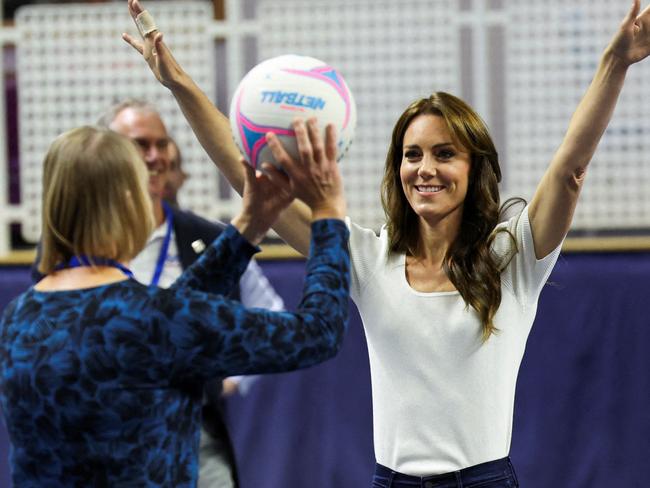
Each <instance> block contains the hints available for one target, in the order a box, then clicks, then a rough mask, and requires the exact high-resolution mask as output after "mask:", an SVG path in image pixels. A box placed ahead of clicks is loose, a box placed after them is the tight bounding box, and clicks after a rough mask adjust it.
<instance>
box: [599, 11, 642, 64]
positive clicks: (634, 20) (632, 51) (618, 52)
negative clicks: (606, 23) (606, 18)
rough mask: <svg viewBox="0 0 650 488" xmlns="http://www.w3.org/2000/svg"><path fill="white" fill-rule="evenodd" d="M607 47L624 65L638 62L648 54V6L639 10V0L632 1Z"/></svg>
mask: <svg viewBox="0 0 650 488" xmlns="http://www.w3.org/2000/svg"><path fill="white" fill-rule="evenodd" d="M608 49H609V50H610V51H611V52H612V53H613V54H614V55H615V56H616V57H617V58H619V59H620V60H621V61H623V62H624V63H625V64H626V65H631V64H634V63H638V62H639V61H641V60H642V59H644V58H646V57H647V56H648V55H649V54H650V6H648V7H646V8H645V9H644V10H643V12H641V0H634V1H633V2H632V7H631V8H630V10H629V12H628V13H627V15H626V16H625V18H624V19H623V22H621V25H620V27H619V29H618V31H617V32H616V34H615V35H614V37H613V39H612V40H611V42H610V43H609V46H608Z"/></svg>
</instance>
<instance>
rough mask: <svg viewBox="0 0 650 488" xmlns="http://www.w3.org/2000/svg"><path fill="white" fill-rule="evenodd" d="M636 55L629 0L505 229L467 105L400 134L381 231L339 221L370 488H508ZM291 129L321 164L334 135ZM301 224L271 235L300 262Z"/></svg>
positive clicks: (174, 81)
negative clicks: (365, 399)
mask: <svg viewBox="0 0 650 488" xmlns="http://www.w3.org/2000/svg"><path fill="white" fill-rule="evenodd" d="M129 6H130V9H131V14H132V15H133V16H134V17H136V16H138V15H139V14H140V13H141V12H142V7H141V5H140V4H139V3H138V2H137V0H131V1H129ZM125 40H126V41H127V42H129V43H130V44H131V45H132V46H133V47H135V48H136V49H137V50H138V51H139V52H140V53H142V54H143V56H144V58H145V59H146V60H147V62H148V64H149V66H150V68H151V69H152V71H153V72H154V74H155V75H156V77H157V78H158V79H159V81H161V82H162V83H163V84H164V85H165V86H167V87H169V88H170V90H171V92H172V93H173V94H174V96H175V97H176V99H177V101H178V103H179V105H180V107H181V108H182V110H183V112H184V113H185V115H186V117H187V119H188V121H189V122H190V124H191V125H192V128H193V130H194V132H195V133H196V135H197V137H198V138H199V140H200V141H201V143H202V144H203V147H204V148H205V149H206V151H207V152H208V154H209V155H210V156H211V158H212V159H213V161H214V162H215V164H217V166H218V167H219V168H220V169H221V171H222V172H223V173H224V174H225V176H226V177H227V178H228V179H229V180H230V182H231V183H232V185H233V186H234V187H235V189H237V190H238V191H240V190H241V188H242V182H243V172H242V169H241V166H240V165H239V164H238V163H237V158H238V155H237V149H236V148H235V146H234V144H233V143H232V138H231V136H230V129H229V126H228V121H227V119H226V117H225V116H223V115H222V114H221V113H219V111H218V110H217V109H216V108H215V107H214V106H213V105H212V104H211V103H210V101H209V100H208V99H207V97H206V96H205V95H204V94H203V93H202V92H201V90H200V89H199V88H198V87H197V86H196V85H195V84H194V82H193V81H192V80H191V79H190V78H189V77H188V76H187V74H186V73H184V72H183V70H182V69H181V68H180V66H179V65H178V64H177V63H176V62H175V61H174V59H173V57H172V55H171V52H170V51H169V49H168V48H167V47H166V46H165V44H164V42H163V40H162V34H161V33H160V32H159V31H158V30H152V31H151V32H150V33H147V34H146V36H145V38H144V42H141V41H139V40H136V39H134V38H132V37H131V36H125ZM648 54H650V10H648V9H647V8H646V9H645V10H644V11H643V12H641V8H640V2H639V1H638V0H635V1H634V2H633V3H632V6H631V8H630V11H629V12H628V14H627V15H626V16H625V18H624V19H623V21H622V23H621V25H620V27H619V29H618V31H617V32H616V34H615V35H614V37H613V39H612V40H611V42H610V44H609V45H608V46H607V48H606V49H605V50H604V52H603V54H602V56H601V60H600V63H599V66H598V69H597V72H596V74H595V76H594V78H593V81H592V83H591V84H590V86H589V88H588V89H587V92H586V93H585V95H584V97H583V99H582V101H581V102H580V104H579V105H578V108H577V110H576V112H575V114H574V115H573V117H572V119H571V121H570V124H569V127H568V130H567V133H566V136H565V138H564V140H563V142H562V144H561V145H560V147H559V148H558V150H557V152H556V154H555V155H554V156H553V158H552V160H551V162H550V164H549V167H548V169H547V170H546V172H545V174H544V176H543V177H542V180H541V181H540V183H539V185H538V188H537V190H536V192H535V194H534V196H533V198H532V200H531V202H530V204H529V205H526V206H525V207H524V208H523V210H522V211H521V213H519V214H518V215H517V216H515V217H513V218H511V219H510V220H508V221H506V222H502V223H500V221H501V217H502V210H503V208H501V209H500V198H499V190H498V183H499V181H500V178H501V170H500V167H499V162H498V157H497V151H496V149H495V147H494V144H493V143H492V140H491V138H490V135H489V133H488V130H487V127H486V126H485V124H484V123H483V121H482V120H481V119H480V117H479V116H478V115H477V114H476V113H475V112H474V111H473V110H472V109H471V108H470V107H469V106H468V105H467V104H465V103H464V102H463V101H461V100H459V99H458V98H456V97H454V96H452V95H449V94H447V93H440V92H438V93H434V94H433V95H431V96H430V97H428V98H424V99H421V100H416V101H415V102H413V103H412V104H411V105H410V106H409V107H408V108H407V109H406V111H405V112H404V113H403V114H402V115H401V117H400V118H399V120H398V121H397V124H396V125H395V128H394V131H393V135H392V139H391V144H390V147H389V150H388V156H387V158H386V166H385V173H384V178H383V184H382V201H383V205H384V210H385V213H386V217H387V222H386V225H385V226H384V227H383V228H382V231H381V234H380V235H379V236H376V235H375V233H374V232H373V231H372V230H368V229H362V228H360V227H359V226H357V225H355V224H353V223H351V222H349V221H348V227H349V228H350V232H351V236H350V251H351V259H352V296H353V298H354V301H355V303H356V305H357V306H358V308H359V311H360V314H361V317H362V320H363V323H364V327H365V329H366V337H367V340H368V349H369V354H370V366H371V375H372V383H373V388H372V392H373V408H374V415H373V419H374V441H375V442H374V445H375V454H376V458H377V463H378V464H377V467H376V473H375V478H374V481H373V487H374V488H384V487H407V486H409V487H410V486H421V483H424V482H426V481H430V482H431V483H433V482H434V480H435V481H438V482H440V483H443V484H444V483H445V482H448V484H444V486H449V487H452V486H466V487H469V486H475V485H476V486H478V485H480V486H481V487H484V488H488V487H492V488H497V487H505V486H517V481H516V476H515V474H514V469H513V468H512V465H511V463H510V460H509V457H508V454H509V450H510V439H511V429H512V417H513V405H514V395H515V385H516V380H517V374H518V370H519V365H520V363H521V359H522V356H523V354H524V348H525V344H526V340H527V338H528V334H529V332H530V329H531V327H532V324H533V320H534V318H535V314H536V310H537V302H538V298H539V295H540V292H541V289H542V287H543V285H544V283H545V282H546V280H547V278H548V276H549V274H550V273H551V270H552V268H553V266H554V264H555V262H556V260H557V258H558V255H559V253H560V248H561V244H562V242H563V240H564V238H565V236H566V234H567V232H568V230H569V228H570V225H571V220H572V217H573V213H574V210H575V207H576V204H577V201H578V196H579V194H580V191H581V189H582V186H583V184H584V181H585V175H586V171H587V167H588V164H589V162H590V160H591V158H592V156H593V154H594V152H595V150H596V147H597V145H598V142H599V140H600V138H601V136H602V134H603V132H604V131H605V128H606V127H607V124H608V123H609V120H610V118H611V115H612V113H613V110H614V107H615V105H616V102H617V100H618V96H619V94H620V91H621V89H622V87H623V84H624V80H625V76H626V73H627V70H628V68H629V67H630V66H631V65H632V64H634V63H636V62H639V61H641V60H643V59H644V58H646V57H647V56H648ZM294 129H295V132H296V138H297V140H298V145H299V148H300V154H301V157H302V158H303V159H304V160H305V162H310V161H312V160H315V161H320V160H322V159H323V158H325V159H327V158H331V157H332V154H333V153H334V152H335V139H334V138H333V137H332V134H331V131H330V132H329V133H328V134H327V135H326V138H325V141H323V140H322V139H321V137H320V136H319V133H318V130H317V125H316V122H315V121H313V120H311V121H308V122H307V123H305V122H302V121H296V123H295V124H294ZM267 140H268V142H269V144H270V145H271V147H272V150H273V154H274V156H275V158H276V160H278V161H279V162H280V164H282V165H289V167H290V166H291V165H292V164H295V162H293V161H292V160H291V158H290V157H289V156H288V155H287V153H286V151H284V149H283V147H282V146H281V144H280V142H279V141H278V139H277V138H276V137H274V136H273V135H269V136H268V137H267ZM263 167H264V168H267V169H269V170H270V169H271V167H270V165H264V166H263ZM308 215H309V214H308V212H307V211H306V209H305V208H304V207H303V206H301V205H291V206H290V207H289V209H287V210H286V211H285V212H284V213H283V215H282V217H281V218H280V220H279V221H278V223H277V224H276V226H275V227H274V228H275V229H276V231H277V232H278V233H279V234H280V236H282V237H283V238H284V239H285V240H286V241H287V242H288V243H289V244H291V245H292V246H294V247H295V248H296V249H298V250H299V251H301V252H303V253H304V252H306V242H307V238H308V235H309V229H308V225H307V222H308ZM422 486H424V485H422ZM435 486H437V485H435ZM441 486H442V485H441Z"/></svg>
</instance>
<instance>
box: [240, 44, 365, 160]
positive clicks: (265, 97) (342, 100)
mask: <svg viewBox="0 0 650 488" xmlns="http://www.w3.org/2000/svg"><path fill="white" fill-rule="evenodd" d="M297 117H300V118H303V119H305V120H307V119H309V118H311V117H316V118H317V119H318V123H319V126H320V128H321V130H322V136H323V138H324V137H325V127H326V126H327V125H328V124H334V126H335V127H336V134H337V138H338V140H337V159H338V160H340V159H341V158H342V157H343V155H344V154H345V153H346V151H347V150H348V148H349V147H350V144H351V143H352V138H353V136H354V130H355V127H356V123H357V108H356V105H355V103H354V98H353V97H352V93H351V92H350V90H349V88H348V86H347V84H346V83H345V80H344V79H343V77H342V76H341V75H340V73H339V72H338V71H336V70H335V69H334V68H332V67H331V66H329V65H327V64H326V63H324V62H323V61H320V60H318V59H315V58H311V57H308V56H298V55H292V54H289V55H284V56H278V57H276V58H271V59H269V60H267V61H263V62H262V63H260V64H258V65H257V66H255V67H254V68H253V69H252V70H250V71H249V72H248V74H247V75H246V76H245V77H244V79H243V80H242V81H241V82H240V83H239V86H238V87H237V90H236V91H235V94H234V96H233V99H232V102H231V105H230V126H231V129H232V133H233V137H234V139H235V143H236V144H237V146H238V147H239V149H240V151H241V152H242V154H243V155H244V156H245V158H246V160H247V161H248V162H249V163H250V164H251V165H252V166H253V167H254V168H257V167H258V166H259V165H260V164H261V163H262V162H264V161H268V162H271V163H274V164H276V162H275V159H274V158H273V155H272V154H271V150H270V148H269V147H268V144H267V143H266V138H265V135H266V133H268V132H273V133H275V134H277V136H278V137H279V138H280V140H281V142H282V144H283V146H284V147H285V149H286V150H287V152H289V154H290V155H291V156H293V157H294V158H297V157H298V148H297V144H296V140H295V134H294V132H293V129H292V127H291V123H292V122H293V120H294V119H295V118H297Z"/></svg>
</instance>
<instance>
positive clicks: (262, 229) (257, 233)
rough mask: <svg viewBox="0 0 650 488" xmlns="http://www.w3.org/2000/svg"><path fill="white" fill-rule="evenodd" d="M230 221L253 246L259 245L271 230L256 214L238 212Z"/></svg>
mask: <svg viewBox="0 0 650 488" xmlns="http://www.w3.org/2000/svg"><path fill="white" fill-rule="evenodd" d="M230 223H231V224H232V226H233V227H234V228H235V229H237V231H238V232H239V233H240V234H241V235H242V237H244V239H246V240H247V241H248V242H249V243H251V244H252V245H253V246H258V245H259V244H260V243H261V242H262V241H263V240H264V237H266V233H267V232H268V230H269V226H266V225H260V224H259V222H257V221H256V219H255V218H254V216H252V215H247V214H245V213H240V214H238V215H237V216H236V217H235V218H233V219H232V220H231V221H230Z"/></svg>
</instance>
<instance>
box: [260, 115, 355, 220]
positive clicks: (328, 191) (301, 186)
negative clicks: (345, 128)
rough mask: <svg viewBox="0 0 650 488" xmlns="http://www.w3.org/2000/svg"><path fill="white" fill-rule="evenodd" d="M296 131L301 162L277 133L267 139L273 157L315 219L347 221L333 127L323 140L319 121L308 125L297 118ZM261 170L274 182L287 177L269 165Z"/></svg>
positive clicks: (329, 127) (266, 163)
mask: <svg viewBox="0 0 650 488" xmlns="http://www.w3.org/2000/svg"><path fill="white" fill-rule="evenodd" d="M293 130H294V132H295V135H296V142H297V144H298V154H299V160H298V161H296V160H295V159H293V158H292V157H291V156H290V155H289V154H288V153H287V151H286V150H285V149H284V147H283V146H282V143H281V142H280V140H279V139H278V138H277V136H276V135H275V134H272V133H269V134H267V136H266V140H267V142H268V144H269V147H270V148H271V152H272V153H273V157H274V158H275V160H276V161H277V162H278V163H279V164H280V166H281V167H282V168H283V170H284V171H285V173H286V175H288V177H289V184H290V186H291V188H292V192H293V194H294V195H295V196H296V198H298V199H300V200H302V201H303V202H305V203H306V204H307V206H309V208H310V209H311V211H312V219H313V220H317V219H323V218H337V219H342V218H344V217H345V214H346V202H345V196H344V193H343V180H342V178H341V173H340V172H339V165H338V163H337V162H336V130H335V128H334V126H333V125H331V124H330V125H328V126H327V127H326V128H325V140H324V141H323V138H322V136H321V132H320V130H319V127H318V121H317V120H316V119H309V120H308V121H307V122H305V121H304V120H302V119H297V120H295V121H294V122H293ZM262 169H264V171H265V172H267V173H268V174H269V177H270V178H272V179H273V178H277V177H278V175H282V176H285V175H284V174H283V173H281V172H280V171H278V170H277V169H275V167H274V166H273V165H272V164H271V163H268V162H265V163H262Z"/></svg>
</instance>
